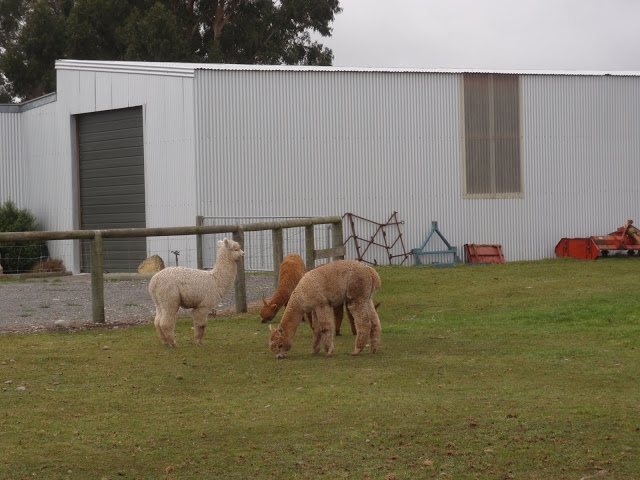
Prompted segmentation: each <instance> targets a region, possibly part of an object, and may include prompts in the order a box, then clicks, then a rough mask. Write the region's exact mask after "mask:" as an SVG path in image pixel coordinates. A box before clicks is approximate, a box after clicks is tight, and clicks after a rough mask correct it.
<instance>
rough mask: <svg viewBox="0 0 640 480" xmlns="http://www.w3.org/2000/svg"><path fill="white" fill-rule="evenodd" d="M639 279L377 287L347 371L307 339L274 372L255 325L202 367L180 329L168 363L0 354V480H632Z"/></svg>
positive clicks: (535, 271)
mask: <svg viewBox="0 0 640 480" xmlns="http://www.w3.org/2000/svg"><path fill="white" fill-rule="evenodd" d="M638 267H640V259H636V258H628V259H627V258H621V259H617V258H612V259H599V260H597V261H594V262H581V261H574V260H566V259H561V260H545V261H540V262H514V263H509V264H505V265H492V266H473V267H472V266H456V267H455V268H443V269H439V268H434V267H410V268H409V267H380V268H378V271H379V273H380V276H381V278H382V288H381V289H380V291H379V292H378V293H377V294H376V301H381V302H382V304H381V306H380V307H379V309H378V313H379V315H380V319H381V321H382V326H383V328H382V331H383V333H382V346H381V348H380V351H379V352H378V353H377V354H375V355H371V354H369V353H368V351H365V352H364V353H363V354H361V355H360V356H358V357H352V356H350V355H349V352H350V351H351V350H352V348H353V342H354V337H353V336H352V335H350V334H347V335H344V336H342V337H337V338H336V352H335V354H334V356H333V357H331V358H326V357H324V356H323V355H318V356H312V355H310V354H309V351H310V349H311V332H310V330H309V328H308V326H307V325H305V324H303V325H301V327H300V329H299V330H298V332H297V334H296V336H295V337H294V343H293V348H292V350H291V352H290V353H289V355H288V357H287V358H286V359H285V360H276V359H275V356H274V355H273V354H272V353H271V352H269V351H268V348H267V340H268V336H269V334H268V328H267V326H266V325H262V324H260V323H259V320H258V312H257V311H251V312H249V314H247V315H238V316H233V317H226V318H218V319H211V320H209V323H208V327H207V334H206V336H205V344H206V346H205V347H204V348H195V347H194V346H193V341H192V338H191V335H192V332H191V325H190V320H187V319H184V320H181V321H180V322H179V323H178V327H177V334H178V344H179V346H178V348H176V349H169V348H165V347H163V346H161V344H160V343H159V341H158V340H157V338H156V337H155V331H154V330H153V327H152V326H151V325H145V326H141V327H134V328H129V329H127V330H87V331H82V332H75V333H65V332H58V333H38V334H29V335H15V334H12V335H0V361H1V362H2V364H1V365H0V387H2V391H1V392H0V405H1V406H2V408H0V478H1V479H23V478H47V479H63V478H71V479H87V478H95V479H102V478H109V479H112V480H113V479H118V478H127V479H133V478H141V479H145V478H167V479H188V478H225V479H233V478H238V479H244V478H278V479H281V478H327V479H329V478H331V479H334V478H375V479H393V478H396V479H400V478H407V479H415V478H455V479H461V478H480V479H502V478H518V479H576V480H577V479H581V478H616V479H625V480H627V479H634V478H640V473H639V472H640V361H639V360H640V358H639V353H640V322H639V320H640V311H639V310H638V309H637V303H638V302H637V300H638V298H639V296H640V295H639V294H640V287H639V286H640V282H639V281H640V278H639V275H638V271H639V268H638ZM280 316H281V314H279V315H278V318H280ZM347 330H348V329H347ZM7 381H12V383H5V382H7ZM19 387H26V389H24V390H18V388H19Z"/></svg>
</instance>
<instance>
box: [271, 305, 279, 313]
mask: <svg viewBox="0 0 640 480" xmlns="http://www.w3.org/2000/svg"><path fill="white" fill-rule="evenodd" d="M271 309H272V310H273V311H274V312H275V311H277V310H278V305H276V304H275V303H274V304H273V305H271Z"/></svg>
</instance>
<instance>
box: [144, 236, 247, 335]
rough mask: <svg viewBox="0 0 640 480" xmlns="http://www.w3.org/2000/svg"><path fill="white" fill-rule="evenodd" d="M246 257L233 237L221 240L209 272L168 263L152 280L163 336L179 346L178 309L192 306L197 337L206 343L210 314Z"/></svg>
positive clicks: (159, 333) (151, 285) (158, 322)
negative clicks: (172, 265)
mask: <svg viewBox="0 0 640 480" xmlns="http://www.w3.org/2000/svg"><path fill="white" fill-rule="evenodd" d="M242 257H244V252H243V251H242V250H241V249H240V244H238V242H234V241H233V240H228V239H226V238H225V239H224V240H220V241H219V242H218V255H217V257H216V264H215V267H214V269H213V270H211V271H209V272H207V271H204V270H196V269H193V268H186V267H168V268H165V269H164V270H160V271H159V272H158V273H156V274H155V275H154V276H153V277H152V278H151V281H150V282H149V293H150V294H151V298H152V299H153V303H154V304H155V305H156V318H155V321H154V324H155V326H156V330H157V331H158V336H159V337H160V340H161V341H162V342H163V343H164V344H165V345H167V346H170V347H175V346H176V340H175V333H174V330H175V326H176V317H177V314H178V309H179V308H180V307H182V308H191V309H193V310H192V312H191V316H192V318H193V337H194V340H195V344H196V345H197V346H202V337H203V336H204V330H205V327H206V326H207V315H208V314H209V312H210V311H211V309H212V308H213V307H215V306H216V305H217V304H218V303H219V302H220V300H222V298H223V297H224V296H225V295H226V294H227V292H228V291H229V289H230V288H231V285H233V282H234V280H235V278H236V273H237V271H238V261H240V259H241V258H242Z"/></svg>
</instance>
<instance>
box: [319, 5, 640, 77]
mask: <svg viewBox="0 0 640 480" xmlns="http://www.w3.org/2000/svg"><path fill="white" fill-rule="evenodd" d="M340 5H341V7H342V9H343V11H342V13H340V14H338V15H337V16H336V20H335V22H334V23H333V34H332V37H331V38H328V39H327V38H323V39H321V40H320V41H321V42H322V43H323V44H324V45H326V46H328V47H329V48H331V49H332V50H333V54H334V61H333V65H334V66H343V67H377V68H386V67H389V68H393V67H408V68H454V69H455V68H461V69H483V68H486V69H497V70H501V69H502V70H509V69H515V70H597V71H601V70H606V71H612V70H616V71H640V0H341V1H340Z"/></svg>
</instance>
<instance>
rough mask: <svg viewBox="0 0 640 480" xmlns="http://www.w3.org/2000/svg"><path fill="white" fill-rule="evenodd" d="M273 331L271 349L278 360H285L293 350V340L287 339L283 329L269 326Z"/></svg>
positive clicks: (270, 340)
mask: <svg viewBox="0 0 640 480" xmlns="http://www.w3.org/2000/svg"><path fill="white" fill-rule="evenodd" d="M269 329H271V338H270V339H269V348H270V349H271V351H272V352H273V353H275V354H276V358H284V357H286V356H287V353H289V350H291V340H289V339H287V338H285V335H284V330H282V327H277V328H276V327H274V326H273V325H269Z"/></svg>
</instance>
